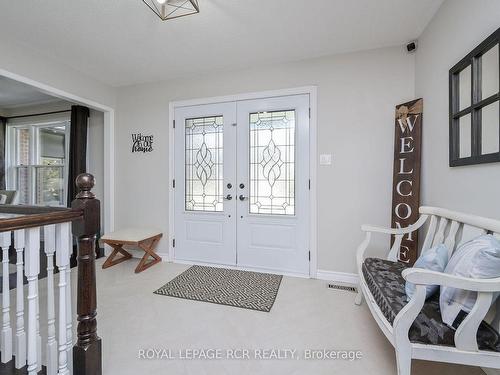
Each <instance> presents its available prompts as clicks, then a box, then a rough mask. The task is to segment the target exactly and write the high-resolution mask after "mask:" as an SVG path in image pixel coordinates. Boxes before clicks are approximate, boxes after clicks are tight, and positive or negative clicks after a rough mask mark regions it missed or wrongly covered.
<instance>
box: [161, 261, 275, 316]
mask: <svg viewBox="0 0 500 375" xmlns="http://www.w3.org/2000/svg"><path fill="white" fill-rule="evenodd" d="M282 278H283V276H281V275H273V274H268V273H260V272H250V271H240V270H231V269H227V268H217V267H206V266H192V267H190V268H189V269H188V270H186V271H184V272H183V273H181V274H180V275H179V276H177V277H176V278H174V279H173V280H172V281H169V282H168V283H167V284H165V285H164V286H162V287H161V288H160V289H158V290H156V291H155V292H154V293H155V294H160V295H163V296H170V297H177V298H184V299H191V300H196V301H203V302H210V303H217V304H219V305H228V306H234V307H241V308H243V309H250V310H258V311H264V312H269V311H271V308H272V307H273V304H274V301H275V299H276V295H277V294H278V290H279V287H280V284H281V279H282Z"/></svg>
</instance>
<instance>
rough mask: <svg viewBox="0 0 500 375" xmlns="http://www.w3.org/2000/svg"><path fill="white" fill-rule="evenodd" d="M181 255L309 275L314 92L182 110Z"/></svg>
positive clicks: (178, 119)
mask: <svg viewBox="0 0 500 375" xmlns="http://www.w3.org/2000/svg"><path fill="white" fill-rule="evenodd" d="M175 124H176V126H175V182H176V186H175V215H174V228H175V259H177V260H185V261H192V262H203V263H214V264H223V265H231V266H241V267H244V268H258V269H266V270H275V271H277V272H290V273H298V274H304V275H308V274H309V188H310V186H309V95H292V96H285V97H275V98H267V99H258V100H245V101H236V102H226V103H218V104H210V105H199V106H189V107H177V108H176V109H175Z"/></svg>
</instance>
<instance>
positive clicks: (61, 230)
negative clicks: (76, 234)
mask: <svg viewBox="0 0 500 375" xmlns="http://www.w3.org/2000/svg"><path fill="white" fill-rule="evenodd" d="M69 231H70V224H69V223H63V224H58V225H56V264H57V267H59V332H58V334H59V372H58V374H59V375H66V374H69V369H68V351H67V340H68V337H67V331H66V329H67V325H66V316H67V315H66V309H67V301H66V287H67V280H66V279H67V275H68V274H67V272H66V270H67V268H68V266H69V248H68V247H69V246H68V244H69V238H68V237H69V233H70V232H69Z"/></svg>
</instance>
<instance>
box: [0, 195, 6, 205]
mask: <svg viewBox="0 0 500 375" xmlns="http://www.w3.org/2000/svg"><path fill="white" fill-rule="evenodd" d="M5 202H7V195H5V194H0V204H5Z"/></svg>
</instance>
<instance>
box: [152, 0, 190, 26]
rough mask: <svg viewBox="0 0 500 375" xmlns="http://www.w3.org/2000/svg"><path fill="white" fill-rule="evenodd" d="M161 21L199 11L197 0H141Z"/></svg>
mask: <svg viewBox="0 0 500 375" xmlns="http://www.w3.org/2000/svg"><path fill="white" fill-rule="evenodd" d="M142 1H143V2H144V4H146V5H147V6H148V7H149V9H151V10H152V11H153V12H154V13H155V14H156V15H157V16H158V17H160V18H161V19H162V21H166V20H170V19H173V18H179V17H184V16H189V15H190V14H196V13H200V7H199V5H198V0H142Z"/></svg>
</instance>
